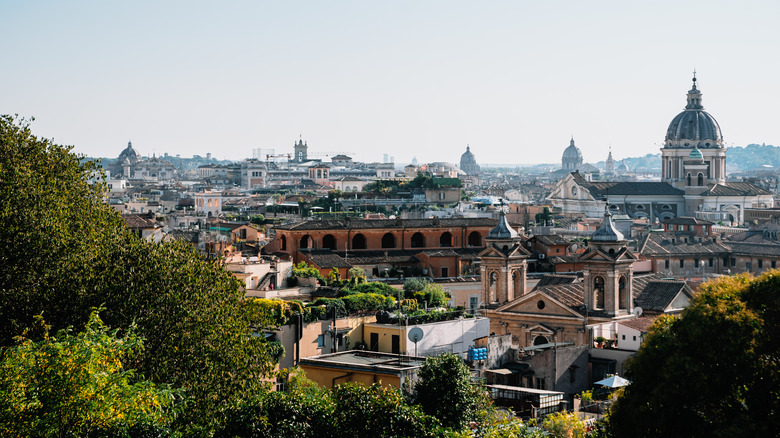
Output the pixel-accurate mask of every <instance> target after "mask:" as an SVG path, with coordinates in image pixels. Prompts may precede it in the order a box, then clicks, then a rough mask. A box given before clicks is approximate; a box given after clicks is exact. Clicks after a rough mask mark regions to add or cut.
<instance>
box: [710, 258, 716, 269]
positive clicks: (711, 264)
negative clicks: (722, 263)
mask: <svg viewBox="0 0 780 438" xmlns="http://www.w3.org/2000/svg"><path fill="white" fill-rule="evenodd" d="M713 266H715V259H712V258H711V259H710V268H711V267H713Z"/></svg>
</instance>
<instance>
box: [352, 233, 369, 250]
mask: <svg viewBox="0 0 780 438" xmlns="http://www.w3.org/2000/svg"><path fill="white" fill-rule="evenodd" d="M352 249H366V236H364V235H362V234H355V236H354V237H353V238H352Z"/></svg>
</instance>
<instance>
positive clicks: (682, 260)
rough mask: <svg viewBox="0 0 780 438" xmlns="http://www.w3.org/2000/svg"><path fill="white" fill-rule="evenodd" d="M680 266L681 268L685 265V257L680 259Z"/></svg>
mask: <svg viewBox="0 0 780 438" xmlns="http://www.w3.org/2000/svg"><path fill="white" fill-rule="evenodd" d="M680 267H681V268H684V267H685V259H680Z"/></svg>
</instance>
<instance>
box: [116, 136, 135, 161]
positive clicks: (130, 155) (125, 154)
mask: <svg viewBox="0 0 780 438" xmlns="http://www.w3.org/2000/svg"><path fill="white" fill-rule="evenodd" d="M125 159H127V160H128V161H130V163H137V162H139V161H141V156H140V155H139V154H138V152H136V151H135V149H133V143H132V142H129V141H128V142H127V147H126V148H125V150H123V151H122V153H121V154H119V157H117V162H119V163H121V162H123V161H124V160H125Z"/></svg>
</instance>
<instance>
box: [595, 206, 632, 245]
mask: <svg viewBox="0 0 780 438" xmlns="http://www.w3.org/2000/svg"><path fill="white" fill-rule="evenodd" d="M590 240H591V241H592V242H620V241H623V240H625V237H624V236H623V233H621V232H620V231H618V230H617V228H615V224H614V223H613V222H612V214H610V212H609V204H607V207H606V209H605V210H604V221H603V222H602V223H601V226H600V227H599V229H598V230H596V232H595V233H593V235H592V236H591V238H590Z"/></svg>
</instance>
